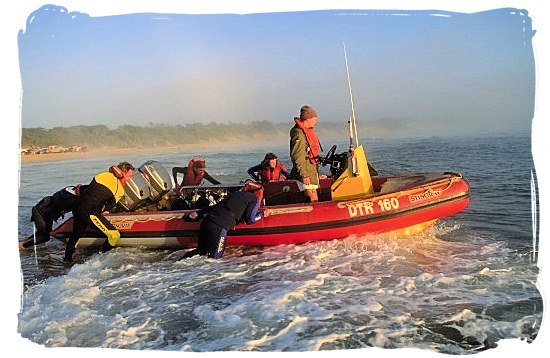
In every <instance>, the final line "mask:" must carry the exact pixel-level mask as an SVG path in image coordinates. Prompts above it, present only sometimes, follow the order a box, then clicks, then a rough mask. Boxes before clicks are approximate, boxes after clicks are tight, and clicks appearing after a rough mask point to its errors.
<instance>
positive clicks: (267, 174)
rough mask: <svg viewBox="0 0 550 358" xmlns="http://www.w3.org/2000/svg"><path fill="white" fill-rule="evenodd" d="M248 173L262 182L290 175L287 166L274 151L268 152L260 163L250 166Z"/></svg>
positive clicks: (283, 178)
mask: <svg viewBox="0 0 550 358" xmlns="http://www.w3.org/2000/svg"><path fill="white" fill-rule="evenodd" d="M247 173H248V175H250V176H251V177H252V178H254V180H256V181H260V182H262V183H268V182H270V181H279V180H285V179H286V178H288V177H289V176H290V174H289V173H288V172H287V171H286V167H285V165H284V164H283V163H281V162H280V161H279V159H278V158H277V156H276V155H275V154H273V153H267V154H266V155H265V157H264V159H263V160H262V162H261V163H260V164H258V165H255V166H253V167H250V168H248V170H247Z"/></svg>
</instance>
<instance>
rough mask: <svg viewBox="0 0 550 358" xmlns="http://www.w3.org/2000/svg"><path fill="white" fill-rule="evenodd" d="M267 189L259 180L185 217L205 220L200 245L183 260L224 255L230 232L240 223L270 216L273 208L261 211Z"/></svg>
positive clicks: (202, 224)
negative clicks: (197, 256)
mask: <svg viewBox="0 0 550 358" xmlns="http://www.w3.org/2000/svg"><path fill="white" fill-rule="evenodd" d="M262 195H263V188H262V186H261V185H259V184H256V183H251V182H249V183H247V184H245V186H244V187H243V188H242V189H240V190H238V191H234V192H232V193H231V194H229V196H227V198H225V199H223V200H222V201H220V202H219V203H217V204H216V205H213V206H209V207H207V208H204V209H201V210H198V211H193V212H191V213H190V214H189V215H188V216H184V217H183V218H182V219H183V220H187V218H189V219H191V220H198V219H202V218H204V219H203V220H202V222H201V225H200V229H199V237H198V244H197V248H196V249H194V250H191V251H189V252H187V253H186V254H185V255H184V256H183V257H182V258H181V259H184V258H188V257H191V256H195V255H206V256H208V257H212V258H215V259H219V258H221V257H222V256H223V254H224V251H225V245H226V239H227V232H228V231H229V230H230V229H231V228H232V227H234V226H235V225H237V224H238V223H240V222H245V223H246V224H253V223H255V222H257V221H259V220H261V219H262V218H263V217H266V216H268V215H269V211H267V210H266V211H259V210H258V209H259V207H260V203H261V201H262Z"/></svg>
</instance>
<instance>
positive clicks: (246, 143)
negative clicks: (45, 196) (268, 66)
mask: <svg viewBox="0 0 550 358" xmlns="http://www.w3.org/2000/svg"><path fill="white" fill-rule="evenodd" d="M247 139H248V140H245V139H243V138H232V139H229V140H227V141H224V142H223V143H219V142H202V143H193V144H187V145H177V146H163V147H136V148H91V149H89V150H88V151H86V152H67V153H48V154H27V155H21V156H20V158H21V160H20V163H21V164H32V163H46V162H56V161H63V160H73V159H79V158H82V159H86V158H97V157H102V156H115V157H121V158H123V157H125V156H127V155H129V154H132V155H133V154H140V153H143V154H159V153H169V152H185V151H189V152H190V153H194V152H196V151H197V150H204V149H214V148H219V147H231V148H253V147H255V146H258V145H259V144H260V143H262V142H264V141H265V138H261V139H258V138H255V139H254V138H247ZM251 139H252V140H251ZM274 143H286V137H285V138H282V137H281V138H275V137H273V138H272V144H274Z"/></svg>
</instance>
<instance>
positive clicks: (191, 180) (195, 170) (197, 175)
mask: <svg viewBox="0 0 550 358" xmlns="http://www.w3.org/2000/svg"><path fill="white" fill-rule="evenodd" d="M178 174H183V179H182V180H181V183H178ZM172 177H173V178H174V184H175V186H176V188H179V187H180V186H194V185H202V183H203V182H204V179H206V180H208V181H209V182H210V183H212V184H214V185H217V184H221V183H220V182H219V181H217V180H216V179H214V178H212V176H211V175H210V174H208V173H207V172H206V161H205V160H204V159H202V158H198V157H197V158H193V159H191V160H190V161H189V163H188V164H187V167H173V168H172Z"/></svg>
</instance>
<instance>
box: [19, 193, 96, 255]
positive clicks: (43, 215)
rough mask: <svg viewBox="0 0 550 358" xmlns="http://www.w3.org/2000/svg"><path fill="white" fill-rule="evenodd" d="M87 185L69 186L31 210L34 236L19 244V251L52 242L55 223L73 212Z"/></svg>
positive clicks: (45, 198) (44, 198) (46, 198)
mask: <svg viewBox="0 0 550 358" xmlns="http://www.w3.org/2000/svg"><path fill="white" fill-rule="evenodd" d="M85 187H86V185H76V186H68V187H66V188H63V189H61V190H59V191H57V192H55V193H54V194H52V195H48V196H45V197H43V198H42V199H41V200H40V201H39V202H38V203H36V205H35V206H33V207H32V209H31V221H32V222H33V223H34V228H35V232H34V234H32V235H30V236H29V237H27V239H26V240H24V241H23V242H20V243H19V250H26V249H28V248H30V247H33V246H36V245H40V244H43V243H46V242H48V241H50V232H51V231H52V227H53V222H54V221H55V222H57V220H59V219H60V218H64V216H65V214H66V213H69V212H72V211H73V209H74V207H75V204H76V199H77V198H78V196H79V195H80V192H82V191H83V190H84V188H85Z"/></svg>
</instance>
